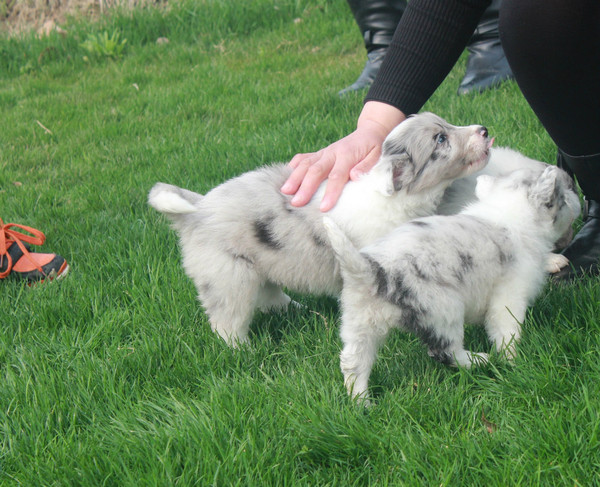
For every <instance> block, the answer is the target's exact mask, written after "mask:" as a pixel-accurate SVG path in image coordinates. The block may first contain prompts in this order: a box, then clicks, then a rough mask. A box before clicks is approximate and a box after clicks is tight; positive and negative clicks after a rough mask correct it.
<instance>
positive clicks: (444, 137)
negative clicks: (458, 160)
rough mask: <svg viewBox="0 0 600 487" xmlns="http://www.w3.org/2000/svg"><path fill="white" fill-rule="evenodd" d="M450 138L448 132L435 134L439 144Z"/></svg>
mask: <svg viewBox="0 0 600 487" xmlns="http://www.w3.org/2000/svg"><path fill="white" fill-rule="evenodd" d="M447 140H448V136H447V135H446V134H437V135H436V136H435V142H436V143H437V144H443V143H444V142H446V141H447Z"/></svg>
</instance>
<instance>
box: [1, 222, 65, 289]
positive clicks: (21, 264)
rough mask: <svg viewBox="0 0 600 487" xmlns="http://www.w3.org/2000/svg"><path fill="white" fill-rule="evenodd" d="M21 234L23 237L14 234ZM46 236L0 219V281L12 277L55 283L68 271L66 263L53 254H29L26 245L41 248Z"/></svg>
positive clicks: (33, 229)
mask: <svg viewBox="0 0 600 487" xmlns="http://www.w3.org/2000/svg"><path fill="white" fill-rule="evenodd" d="M15 228H18V229H20V230H24V231H25V232H28V233H30V234H31V235H26V234H24V233H21V232H19V231H17V230H14V229H15ZM45 240H46V236H45V235H44V234H43V233H42V232H40V231H39V230H36V229H35V228H31V227H26V226H24V225H17V224H15V223H7V224H6V225H5V224H4V222H3V221H2V219H1V218H0V279H5V278H7V277H9V276H14V277H17V278H19V279H24V280H27V281H29V282H36V281H38V282H39V281H44V280H45V279H48V280H52V279H59V278H61V277H63V276H64V275H65V274H66V273H67V271H68V270H69V266H68V265H67V261H66V260H65V259H63V258H62V257H61V256H60V255H56V254H38V253H35V252H29V245H27V244H32V245H43V243H44V241H45Z"/></svg>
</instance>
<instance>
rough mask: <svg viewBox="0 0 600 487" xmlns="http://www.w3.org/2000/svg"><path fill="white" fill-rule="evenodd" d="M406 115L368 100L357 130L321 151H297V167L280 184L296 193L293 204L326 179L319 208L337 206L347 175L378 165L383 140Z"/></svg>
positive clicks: (305, 200) (308, 196)
mask: <svg viewBox="0 0 600 487" xmlns="http://www.w3.org/2000/svg"><path fill="white" fill-rule="evenodd" d="M381 105H382V106H381ZM404 118H406V117H405V116H404V114H403V113H402V112H400V111H399V110H398V109H396V108H394V107H392V106H390V105H385V104H383V103H379V102H368V103H366V104H365V107H364V108H363V111H362V113H361V116H360V117H359V121H358V123H357V129H356V130H355V131H354V132H352V133H351V134H349V135H347V136H346V137H344V138H342V139H340V140H338V141H337V142H334V143H333V144H331V145H329V146H328V147H326V148H324V149H321V150H320V151H317V152H312V153H307V154H297V155H295V156H294V157H293V158H292V160H291V161H290V166H291V167H292V168H293V169H294V170H293V172H292V174H291V175H290V177H289V178H288V179H287V181H286V182H285V183H284V185H283V186H282V187H281V192H282V193H284V194H288V195H292V194H293V195H294V197H293V198H292V200H291V204H292V205H293V206H303V205H305V204H306V203H308V202H309V201H310V199H311V198H312V196H313V195H314V194H315V192H316V191H317V189H318V188H319V185H320V184H321V183H322V182H323V181H324V180H325V179H327V186H326V189H325V194H324V196H323V200H322V201H321V204H320V209H321V211H324V212H325V211H329V210H330V209H331V208H333V207H334V206H335V204H336V202H337V200H338V199H339V197H340V194H341V193H342V190H343V189H344V185H345V184H346V182H347V181H348V179H352V180H357V179H358V178H360V176H361V175H362V174H364V173H365V172H368V171H369V170H370V169H371V168H372V167H373V166H374V165H375V163H376V162H377V161H378V160H379V156H380V154H381V145H382V144H383V141H384V140H385V138H386V137H387V135H388V134H389V133H390V132H391V130H392V129H393V128H394V127H395V126H396V125H397V124H398V123H400V122H401V121H402V120H404Z"/></svg>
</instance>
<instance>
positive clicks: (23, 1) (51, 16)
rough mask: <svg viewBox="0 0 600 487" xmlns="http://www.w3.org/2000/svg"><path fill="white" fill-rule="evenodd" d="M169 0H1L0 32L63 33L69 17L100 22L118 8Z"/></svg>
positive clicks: (154, 3) (164, 2) (157, 3)
mask: <svg viewBox="0 0 600 487" xmlns="http://www.w3.org/2000/svg"><path fill="white" fill-rule="evenodd" d="M166 3H167V2H166V0H0V32H2V33H8V34H9V35H14V34H18V33H22V32H27V31H31V30H34V31H37V32H38V33H39V34H48V33H49V32H50V31H52V30H54V29H58V30H59V31H60V29H61V27H60V26H61V25H64V24H65V22H66V21H67V19H68V18H69V17H74V18H79V17H83V18H88V19H90V20H95V19H98V18H99V17H100V16H102V15H104V14H105V13H106V12H107V11H109V10H110V9H112V8H115V7H122V8H128V9H133V8H136V7H139V6H148V5H159V4H160V5H165V4H166Z"/></svg>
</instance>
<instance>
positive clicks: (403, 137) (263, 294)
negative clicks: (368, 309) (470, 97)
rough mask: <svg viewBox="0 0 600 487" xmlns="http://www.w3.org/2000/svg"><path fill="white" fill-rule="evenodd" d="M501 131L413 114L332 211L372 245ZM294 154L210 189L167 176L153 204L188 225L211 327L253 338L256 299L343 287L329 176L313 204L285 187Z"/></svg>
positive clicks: (281, 303) (186, 257)
mask: <svg viewBox="0 0 600 487" xmlns="http://www.w3.org/2000/svg"><path fill="white" fill-rule="evenodd" d="M491 144H492V141H491V140H490V139H489V138H488V133H487V130H486V129H485V127H482V126H479V125H471V126H468V127H455V126H453V125H450V124H448V123H447V122H446V121H444V120H442V119H441V118H440V117H438V116H436V115H433V114H431V113H423V114H420V115H416V116H413V117H411V118H409V119H408V120H406V121H405V122H403V123H402V124H400V125H399V126H398V127H396V128H395V129H394V130H393V131H392V132H391V133H390V135H389V136H388V137H387V139H386V140H385V142H384V144H383V148H382V155H381V158H380V160H379V161H378V163H377V164H376V165H375V166H374V167H373V169H372V170H371V171H370V172H369V173H368V174H366V175H365V176H364V177H362V178H361V179H360V181H356V182H352V181H351V182H349V183H348V184H347V185H346V187H345V188H344V192H343V194H342V196H341V198H340V199H339V201H338V203H337V205H336V206H335V207H334V208H333V209H332V210H331V211H330V212H329V213H328V215H329V217H330V218H331V219H332V220H333V221H335V222H336V224H337V225H339V226H340V227H341V228H342V229H343V231H344V232H345V234H346V235H348V237H349V238H350V240H351V241H352V243H353V244H354V245H356V246H358V247H362V246H364V245H367V244H369V243H371V242H373V241H374V240H375V239H377V238H379V237H381V236H383V235H385V234H386V233H388V232H389V231H390V230H391V229H392V228H394V227H396V226H397V225H399V224H401V223H404V222H406V221H409V220H412V219H413V218H416V217H420V216H425V215H431V214H433V213H434V211H435V209H436V207H437V206H438V205H439V203H440V200H441V198H442V196H443V194H444V191H445V190H446V188H447V187H448V186H449V185H450V184H451V183H452V181H454V180H455V179H456V178H459V177H463V176H466V175H468V174H471V173H472V172H475V171H477V170H479V169H481V168H482V167H483V166H484V165H485V164H486V163H487V160H488V153H489V148H490V146H491ZM290 173H291V169H290V168H289V167H288V166H287V165H284V164H276V165H273V166H268V167H263V168H261V169H258V170H255V171H251V172H248V173H245V174H243V175H241V176H239V177H237V178H234V179H231V180H229V181H227V182H225V183H223V184H222V185H220V186H218V187H216V188H215V189H213V190H212V191H210V192H209V193H208V194H206V196H202V195H199V194H196V193H193V192H191V191H187V190H184V189H181V188H178V187H176V186H170V185H166V184H163V183H158V184H156V185H155V186H154V188H152V190H151V191H150V195H149V204H150V205H151V206H153V207H154V208H156V209H157V210H158V211H161V212H163V213H165V214H166V215H167V216H168V217H170V219H171V220H172V221H173V223H174V228H175V229H176V231H177V232H178V233H179V236H180V241H181V248H182V253H183V266H184V269H185V271H186V273H187V275H188V276H189V277H191V278H192V279H193V281H194V283H195V285H196V288H197V290H198V297H199V299H200V301H201V302H202V304H203V305H204V308H205V310H206V313H207V315H208V317H209V320H210V323H211V327H212V329H213V330H214V331H216V332H217V333H218V334H219V335H220V336H221V337H223V338H224V339H225V340H227V341H228V342H229V343H231V344H233V345H235V344H236V343H238V342H246V341H247V340H248V330H249V325H250V321H251V319H252V315H253V313H254V310H255V309H256V308H259V309H261V310H268V309H272V308H282V307H285V306H287V305H288V304H289V303H290V301H291V300H290V298H289V297H288V296H287V295H286V294H284V293H283V291H282V290H281V287H282V286H285V287H287V288H289V289H291V290H295V291H299V292H308V293H316V294H329V295H334V296H337V295H339V292H340V291H341V276H340V273H339V266H338V264H337V261H336V259H335V256H334V253H333V250H332V249H331V246H330V244H329V240H328V239H327V235H326V233H325V229H324V227H323V223H322V219H323V213H322V212H321V211H320V210H319V202H320V201H321V199H322V196H323V191H324V188H325V183H323V184H322V185H321V187H320V189H319V191H318V192H317V193H316V195H315V196H314V197H313V199H312V200H311V202H309V204H308V205H306V206H304V207H300V208H296V207H293V206H292V205H291V204H290V197H289V196H286V195H284V194H282V193H281V192H280V191H279V188H280V187H281V186H282V185H283V183H284V181H285V180H286V179H287V178H288V176H289V175H290Z"/></svg>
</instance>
